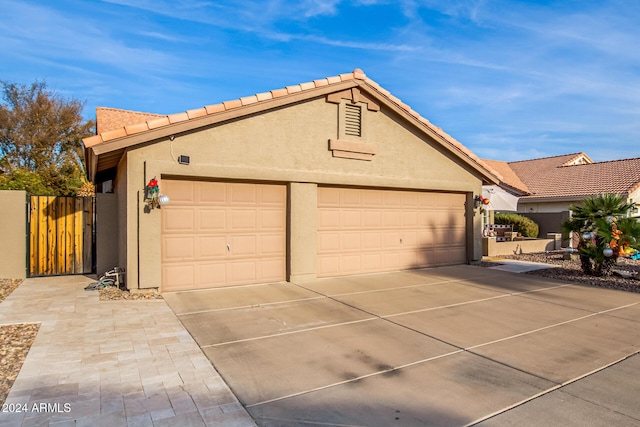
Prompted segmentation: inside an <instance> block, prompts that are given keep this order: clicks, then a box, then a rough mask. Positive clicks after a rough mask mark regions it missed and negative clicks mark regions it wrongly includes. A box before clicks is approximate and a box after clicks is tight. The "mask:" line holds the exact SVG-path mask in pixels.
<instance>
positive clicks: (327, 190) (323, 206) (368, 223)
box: [318, 187, 466, 277]
mask: <svg viewBox="0 0 640 427" xmlns="http://www.w3.org/2000/svg"><path fill="white" fill-rule="evenodd" d="M464 205H465V196H464V195H463V194H449V193H429V192H414V191H390V190H369V189H354V188H333V187H319V188H318V276H319V277H330V276H342V275H348V274H359V273H371V272H381V271H394V270H405V269H410V268H420V267H432V266H440V265H452V264H461V263H465V262H466V226H465V206H464Z"/></svg>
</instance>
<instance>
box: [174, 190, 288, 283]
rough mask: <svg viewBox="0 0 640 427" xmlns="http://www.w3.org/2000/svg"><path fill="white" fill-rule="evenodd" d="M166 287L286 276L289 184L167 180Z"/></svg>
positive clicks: (261, 279)
mask: <svg viewBox="0 0 640 427" xmlns="http://www.w3.org/2000/svg"><path fill="white" fill-rule="evenodd" d="M162 192H163V193H165V194H167V195H168V196H169V197H170V199H171V203H170V204H169V205H168V206H165V207H163V208H162V237H161V241H162V290H163V291H176V290H185V289H202V288H210V287H218V286H229V285H239V284H248V283H264V282H272V281H281V280H284V278H285V253H286V250H285V249H286V243H285V227H286V189H285V186H284V185H267V184H252V183H230V182H200V181H178V180H163V182H162Z"/></svg>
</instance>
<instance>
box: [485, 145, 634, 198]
mask: <svg viewBox="0 0 640 427" xmlns="http://www.w3.org/2000/svg"><path fill="white" fill-rule="evenodd" d="M581 157H585V158H586V159H587V160H588V161H590V159H589V157H588V156H586V155H585V154H584V153H575V154H566V155H563V156H554V157H545V158H541V159H532V160H523V161H517V162H509V163H507V164H508V166H509V168H510V169H511V170H512V171H513V172H514V174H515V175H516V176H517V178H519V180H520V181H521V182H522V183H524V184H525V185H526V188H527V189H528V193H529V194H528V195H526V196H523V197H522V198H521V199H522V200H527V199H529V200H532V199H542V198H544V199H546V198H572V197H575V198H581V197H584V196H589V195H594V194H602V193H618V194H625V195H628V194H629V193H631V192H633V191H634V190H636V189H637V188H638V187H640V158H634V159H622V160H613V161H607V162H594V163H587V164H572V162H574V161H575V160H577V159H579V158H581ZM489 163H490V164H493V163H492V162H489ZM494 166H495V165H494ZM500 172H503V170H500ZM503 177H507V178H510V177H511V176H510V175H509V174H505V173H503ZM504 182H505V183H506V184H507V185H513V182H511V184H510V183H509V181H508V180H505V181H504ZM516 188H519V187H517V186H516Z"/></svg>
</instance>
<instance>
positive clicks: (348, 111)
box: [344, 104, 362, 137]
mask: <svg viewBox="0 0 640 427" xmlns="http://www.w3.org/2000/svg"><path fill="white" fill-rule="evenodd" d="M344 112H345V118H344V119H345V120H344V124H345V127H344V133H345V134H346V135H350V136H358V137H360V136H362V109H361V108H360V106H359V105H353V104H346V105H345V110H344Z"/></svg>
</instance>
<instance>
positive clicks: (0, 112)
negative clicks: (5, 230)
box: [0, 81, 94, 195]
mask: <svg viewBox="0 0 640 427" xmlns="http://www.w3.org/2000/svg"><path fill="white" fill-rule="evenodd" d="M0 84H1V86H2V102H1V103H0V168H1V169H3V170H4V171H5V173H4V174H3V175H0V189H15V190H25V191H28V192H30V193H34V192H37V193H47V194H51V195H74V194H75V193H76V191H77V189H78V188H80V187H81V186H82V184H83V183H84V182H85V181H86V178H85V171H84V167H83V163H82V159H83V154H82V138H85V137H87V136H90V135H92V134H93V128H94V123H93V121H91V120H89V121H85V120H84V119H83V118H82V114H81V113H82V108H83V107H84V103H82V102H80V101H78V100H75V99H64V98H62V97H60V96H59V95H57V94H55V93H53V92H51V91H49V90H47V86H46V84H45V83H44V82H35V83H32V84H31V85H30V86H27V85H18V84H15V83H8V82H4V81H1V82H0Z"/></svg>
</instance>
